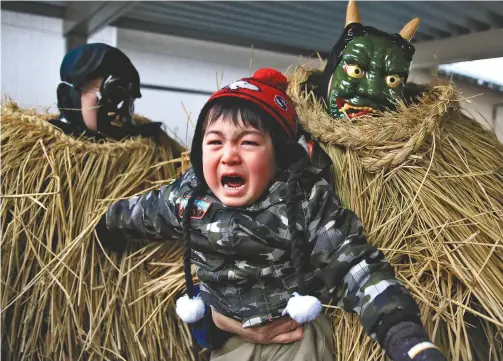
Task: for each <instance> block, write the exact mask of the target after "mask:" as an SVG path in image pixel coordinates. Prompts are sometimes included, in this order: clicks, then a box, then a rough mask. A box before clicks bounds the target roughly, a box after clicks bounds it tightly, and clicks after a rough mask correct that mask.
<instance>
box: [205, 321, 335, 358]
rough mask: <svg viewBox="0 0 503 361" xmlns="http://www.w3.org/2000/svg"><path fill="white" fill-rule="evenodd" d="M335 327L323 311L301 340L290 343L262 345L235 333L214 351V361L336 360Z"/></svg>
mask: <svg viewBox="0 0 503 361" xmlns="http://www.w3.org/2000/svg"><path fill="white" fill-rule="evenodd" d="M332 335H333V329H332V327H331V324H330V322H329V321H328V319H327V318H326V316H325V315H323V314H321V315H320V316H318V318H316V320H314V321H313V322H311V323H309V324H308V325H307V326H305V329H304V336H303V338H302V339H301V340H299V341H297V342H294V343H290V344H272V345H260V344H253V343H249V342H246V341H244V340H242V339H241V338H240V337H239V336H233V337H231V338H230V339H229V340H227V342H226V343H225V344H224V346H223V347H222V348H220V349H218V350H214V351H213V352H212V353H211V358H210V360H211V361H269V360H271V361H272V360H274V361H335V358H334V355H333V341H332Z"/></svg>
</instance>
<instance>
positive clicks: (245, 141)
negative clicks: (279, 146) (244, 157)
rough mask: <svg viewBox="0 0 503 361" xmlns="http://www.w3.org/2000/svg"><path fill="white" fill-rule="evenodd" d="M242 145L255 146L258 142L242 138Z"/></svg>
mask: <svg viewBox="0 0 503 361" xmlns="http://www.w3.org/2000/svg"><path fill="white" fill-rule="evenodd" d="M243 145H254V146H257V145H258V143H257V142H254V141H253V140H244V141H243Z"/></svg>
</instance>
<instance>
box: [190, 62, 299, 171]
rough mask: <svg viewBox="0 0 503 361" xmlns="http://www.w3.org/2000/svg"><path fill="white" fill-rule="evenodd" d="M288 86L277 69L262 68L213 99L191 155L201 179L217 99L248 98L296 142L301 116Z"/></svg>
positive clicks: (201, 119) (200, 123) (201, 118)
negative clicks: (207, 122) (205, 127)
mask: <svg viewBox="0 0 503 361" xmlns="http://www.w3.org/2000/svg"><path fill="white" fill-rule="evenodd" d="M287 86H288V82H287V80H286V77H285V76H284V75H283V74H281V73H280V72H279V71H277V70H274V69H269V68H263V69H259V70H257V71H256V72H255V74H253V76H252V77H251V78H243V79H241V80H238V81H235V82H234V83H232V84H230V85H228V86H226V87H223V88H222V89H220V90H219V91H217V92H216V93H215V94H213V95H212V96H211V97H210V99H209V100H208V102H207V103H206V104H205V106H204V107H203V109H202V110H201V113H200V114H199V118H198V120H197V126H196V130H195V133H194V138H193V139H192V148H191V152H190V160H191V163H192V167H193V169H194V171H195V173H196V175H197V176H198V177H199V178H200V179H203V178H202V177H203V172H202V140H203V134H202V128H203V123H204V120H205V119H206V114H207V113H208V111H209V110H210V109H211V107H212V106H213V104H214V102H215V100H217V99H220V98H223V97H235V98H241V99H246V100H249V101H251V102H253V103H255V104H257V105H259V106H260V107H261V108H263V109H264V110H265V111H266V112H267V113H268V114H269V115H270V116H271V117H272V118H273V119H274V120H276V122H278V124H279V125H280V126H281V127H282V128H283V130H284V131H285V134H286V136H287V137H288V140H291V141H295V140H296V137H297V127H298V117H297V112H296V111H295V106H294V104H293V102H292V100H291V99H290V98H289V97H288V95H287V94H286V88H287Z"/></svg>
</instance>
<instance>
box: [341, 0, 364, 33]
mask: <svg viewBox="0 0 503 361" xmlns="http://www.w3.org/2000/svg"><path fill="white" fill-rule="evenodd" d="M352 23H361V19H360V9H359V8H358V5H357V4H356V1H354V0H351V1H350V2H349V3H348V8H347V10H346V25H344V27H346V26H348V25H349V24H352Z"/></svg>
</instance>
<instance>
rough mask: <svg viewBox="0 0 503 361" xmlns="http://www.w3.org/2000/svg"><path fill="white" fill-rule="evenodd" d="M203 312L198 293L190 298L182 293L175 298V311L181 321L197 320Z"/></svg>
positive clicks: (202, 303) (190, 321)
mask: <svg viewBox="0 0 503 361" xmlns="http://www.w3.org/2000/svg"><path fill="white" fill-rule="evenodd" d="M204 312H205V306H204V302H203V300H202V299H201V297H200V296H199V295H198V296H196V297H194V298H192V299H191V298H189V296H188V295H183V296H182V297H180V298H179V299H177V300H176V313H177V315H178V317H180V318H181V319H182V321H183V322H187V323H194V322H197V321H199V320H200V319H202V318H203V317H204Z"/></svg>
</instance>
